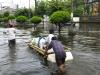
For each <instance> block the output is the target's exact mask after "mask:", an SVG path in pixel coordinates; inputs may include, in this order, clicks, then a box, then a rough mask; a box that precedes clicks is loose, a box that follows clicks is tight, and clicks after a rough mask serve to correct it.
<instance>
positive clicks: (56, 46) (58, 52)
mask: <svg viewBox="0 0 100 75" xmlns="http://www.w3.org/2000/svg"><path fill="white" fill-rule="evenodd" d="M51 48H53V51H54V53H55V59H56V64H57V66H58V71H59V72H60V73H61V75H62V74H63V73H64V63H65V58H66V52H65V51H64V48H63V45H62V44H61V42H60V41H58V40H57V37H52V40H51V43H50V44H49V46H48V47H47V49H46V50H45V54H44V55H45V56H47V55H48V54H47V51H48V50H49V49H51Z"/></svg>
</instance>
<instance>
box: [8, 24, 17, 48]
mask: <svg viewBox="0 0 100 75" xmlns="http://www.w3.org/2000/svg"><path fill="white" fill-rule="evenodd" d="M15 31H16V30H15V28H13V25H11V24H9V28H8V29H7V35H8V45H9V47H11V46H12V45H15V44H16V40H15Z"/></svg>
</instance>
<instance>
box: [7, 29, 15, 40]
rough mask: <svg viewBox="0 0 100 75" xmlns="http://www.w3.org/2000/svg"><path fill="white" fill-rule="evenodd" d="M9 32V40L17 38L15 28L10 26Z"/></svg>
mask: <svg viewBox="0 0 100 75" xmlns="http://www.w3.org/2000/svg"><path fill="white" fill-rule="evenodd" d="M7 34H8V40H12V39H15V28H8V29H7Z"/></svg>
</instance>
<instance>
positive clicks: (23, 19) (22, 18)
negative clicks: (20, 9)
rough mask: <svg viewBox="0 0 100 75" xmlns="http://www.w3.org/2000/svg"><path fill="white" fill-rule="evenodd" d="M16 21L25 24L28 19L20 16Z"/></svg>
mask: <svg viewBox="0 0 100 75" xmlns="http://www.w3.org/2000/svg"><path fill="white" fill-rule="evenodd" d="M16 21H17V22H19V23H24V22H26V21H27V17H26V16H18V17H17V18H16Z"/></svg>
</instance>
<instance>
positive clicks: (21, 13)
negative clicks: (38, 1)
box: [14, 8, 34, 18]
mask: <svg viewBox="0 0 100 75" xmlns="http://www.w3.org/2000/svg"><path fill="white" fill-rule="evenodd" d="M33 14H34V12H33V11H32V10H31V9H27V8H24V9H18V10H17V11H16V12H15V14H14V15H15V16H16V17H17V16H26V17H28V18H31V17H32V16H33Z"/></svg>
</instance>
